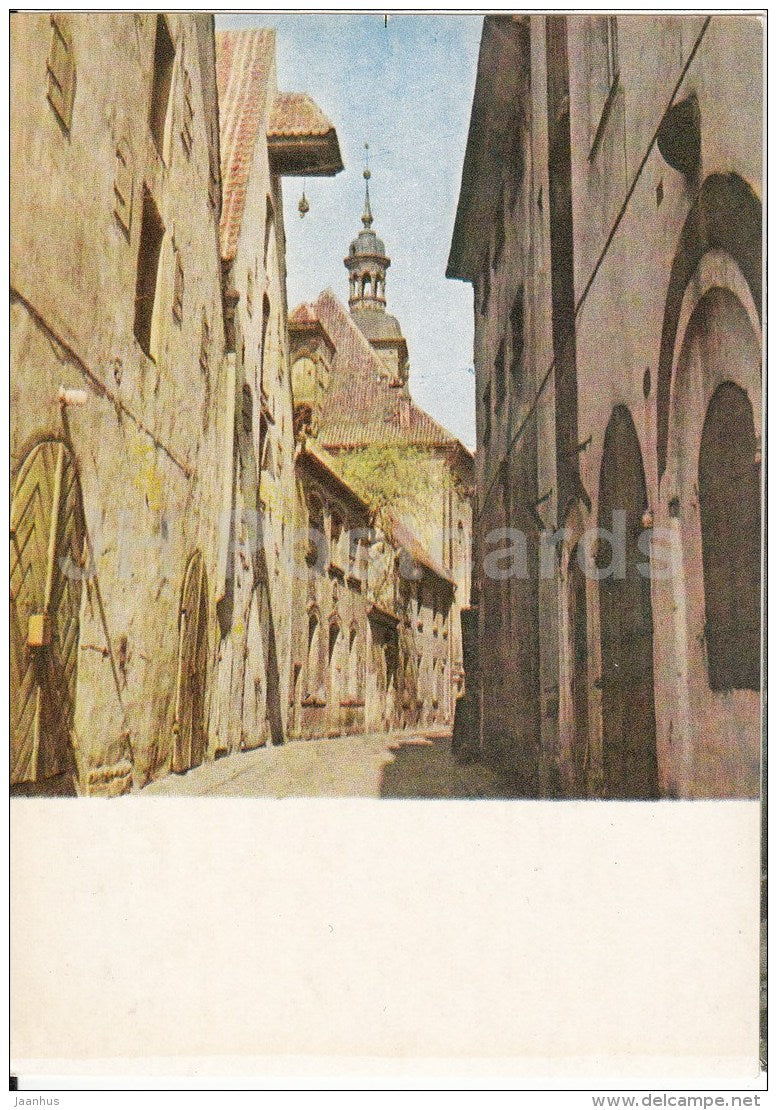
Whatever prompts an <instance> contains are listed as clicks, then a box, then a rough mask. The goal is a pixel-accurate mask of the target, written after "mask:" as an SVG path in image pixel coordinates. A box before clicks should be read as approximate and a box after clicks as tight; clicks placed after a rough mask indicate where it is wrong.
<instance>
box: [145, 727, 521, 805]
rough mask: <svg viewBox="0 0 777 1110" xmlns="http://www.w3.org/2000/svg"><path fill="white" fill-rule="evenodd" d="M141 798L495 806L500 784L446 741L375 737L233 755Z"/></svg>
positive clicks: (155, 786)
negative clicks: (457, 801) (461, 801)
mask: <svg viewBox="0 0 777 1110" xmlns="http://www.w3.org/2000/svg"><path fill="white" fill-rule="evenodd" d="M142 793H143V794H144V795H147V794H166V795H180V796H185V795H210V796H231V797H247V796H249V797H250V796H257V797H259V796H265V797H271V798H292V797H340V798H344V797H368V798H503V797H509V796H510V790H509V788H508V787H507V786H506V784H505V783H503V782H501V781H500V779H499V778H498V776H497V775H496V774H495V773H494V772H493V771H491V770H490V769H489V768H487V767H485V766H483V765H481V764H479V763H467V764H461V763H459V762H458V761H457V760H456V758H455V757H454V755H453V753H452V751H451V741H450V737H449V736H440V735H436V736H434V735H429V734H420V733H419V734H412V735H411V734H407V733H404V734H402V735H399V734H389V735H386V734H381V735H368V736H338V737H334V738H331V739H321V740H292V741H290V742H289V743H287V744H281V745H278V746H276V747H273V746H268V747H265V748H259V749H257V750H255V751H252V752H236V753H234V754H233V755H230V756H227V757H225V758H223V759H219V760H217V761H216V762H213V763H205V764H203V765H202V766H201V767H197V768H195V769H194V770H193V771H189V772H187V773H186V774H185V775H167V776H165V777H164V778H162V779H159V780H157V781H156V782H155V783H152V784H151V785H149V786H147V787H146V788H145V789H144V790H143V791H142Z"/></svg>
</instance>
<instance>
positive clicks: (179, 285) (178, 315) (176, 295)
mask: <svg viewBox="0 0 777 1110" xmlns="http://www.w3.org/2000/svg"><path fill="white" fill-rule="evenodd" d="M173 319H174V320H175V321H176V323H178V324H180V323H181V321H182V320H183V259H182V258H181V252H180V250H178V249H177V248H176V250H175V281H174V284H173Z"/></svg>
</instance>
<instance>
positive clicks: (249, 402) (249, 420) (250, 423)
mask: <svg viewBox="0 0 777 1110" xmlns="http://www.w3.org/2000/svg"><path fill="white" fill-rule="evenodd" d="M242 415H243V435H244V437H245V439H246V442H247V443H250V442H251V440H252V439H253V434H254V399H253V396H252V394H251V387H250V385H248V384H246V385H244V386H243V412H242Z"/></svg>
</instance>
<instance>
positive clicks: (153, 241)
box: [135, 189, 165, 358]
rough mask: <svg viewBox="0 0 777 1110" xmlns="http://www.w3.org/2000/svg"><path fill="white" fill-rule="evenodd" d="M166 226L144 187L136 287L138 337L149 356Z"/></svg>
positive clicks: (151, 351) (151, 353)
mask: <svg viewBox="0 0 777 1110" xmlns="http://www.w3.org/2000/svg"><path fill="white" fill-rule="evenodd" d="M164 235H165V227H164V224H163V223H162V220H161V219H160V216H159V213H158V212H157V209H156V205H155V204H154V201H153V200H152V198H151V194H150V193H149V192H148V190H147V189H144V190H143V222H142V226H141V229H140V250H139V252H138V275H137V284H136V287H135V338H136V339H137V341H138V343H139V344H140V346H141V347H142V349H143V351H144V353H145V354H147V355H148V356H149V358H154V357H155V354H156V352H155V350H152V347H155V346H156V344H155V343H152V336H153V332H154V327H153V325H154V314H155V311H156V300H157V286H158V278H159V255H160V253H161V250H162V240H163V239H164Z"/></svg>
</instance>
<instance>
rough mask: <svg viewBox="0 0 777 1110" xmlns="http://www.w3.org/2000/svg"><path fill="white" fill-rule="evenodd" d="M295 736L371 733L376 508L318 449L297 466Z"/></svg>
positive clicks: (308, 445) (301, 456) (308, 448)
mask: <svg viewBox="0 0 777 1110" xmlns="http://www.w3.org/2000/svg"><path fill="white" fill-rule="evenodd" d="M297 494H298V504H297V515H296V535H297V542H296V552H295V559H296V568H297V569H296V574H295V583H294V606H293V610H294V637H293V643H294V648H293V677H292V682H291V687H290V696H289V733H290V735H291V736H298V737H311V736H340V735H343V734H346V733H361V732H364V731H365V702H366V672H367V654H368V628H367V621H368V617H367V612H368V608H369V595H368V585H367V563H368V558H369V544H370V540H371V528H370V524H371V514H370V510H369V506H368V505H367V504H366V503H365V502H364V501H363V500H362V499H361V498H360V497H359V496H358V495H357V494H356V493H355V492H354V491H353V490H352V489H351V488H350V486H348V485H347V484H346V483H345V482H344V481H343V480H342V479H341V478H340V476H339V475H338V474H337V472H336V469H335V466H334V463H333V460H331V459H328V458H327V457H326V454H325V453H324V452H322V451H320V450H317V449H316V447H315V445H314V442H313V441H306V442H304V443H303V444H301V446H300V450H299V453H298V458H297Z"/></svg>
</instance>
